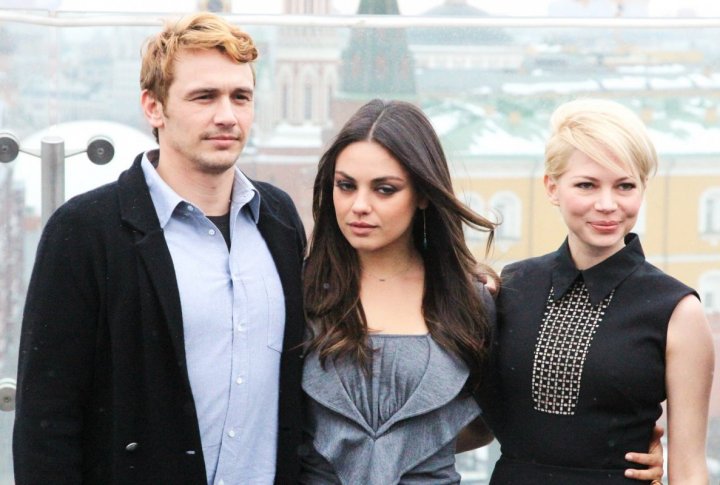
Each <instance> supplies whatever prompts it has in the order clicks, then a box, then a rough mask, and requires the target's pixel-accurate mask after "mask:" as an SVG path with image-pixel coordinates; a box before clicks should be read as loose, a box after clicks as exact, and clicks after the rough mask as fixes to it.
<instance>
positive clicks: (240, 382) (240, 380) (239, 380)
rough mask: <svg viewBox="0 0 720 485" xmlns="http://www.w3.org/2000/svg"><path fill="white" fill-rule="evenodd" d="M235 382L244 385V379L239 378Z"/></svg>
mask: <svg viewBox="0 0 720 485" xmlns="http://www.w3.org/2000/svg"><path fill="white" fill-rule="evenodd" d="M235 382H237V383H238V384H242V383H243V379H242V377H238V378H237V380H236V381H235Z"/></svg>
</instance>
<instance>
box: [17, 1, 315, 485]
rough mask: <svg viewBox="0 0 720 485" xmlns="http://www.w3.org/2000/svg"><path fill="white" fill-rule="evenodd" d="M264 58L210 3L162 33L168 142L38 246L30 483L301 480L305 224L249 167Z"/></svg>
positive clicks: (147, 71)
mask: <svg viewBox="0 0 720 485" xmlns="http://www.w3.org/2000/svg"><path fill="white" fill-rule="evenodd" d="M256 57H257V50H256V48H255V46H254V44H253V41H252V39H251V38H250V36H249V35H247V34H246V33H244V32H242V31H241V30H239V29H238V28H236V27H234V26H232V25H230V24H229V23H227V22H226V21H225V20H223V19H221V18H220V17H218V16H215V15H213V14H208V13H199V14H195V15H191V16H188V17H185V18H183V19H180V20H179V21H177V22H173V23H168V24H167V25H166V27H165V28H164V30H163V31H162V32H160V33H159V34H158V35H156V36H154V37H152V38H151V39H149V40H148V42H147V44H146V46H145V48H144V51H143V62H142V71H141V87H142V94H141V103H142V108H143V112H144V114H145V117H146V118H147V120H148V122H149V123H150V125H151V126H152V128H153V133H154V134H155V137H156V139H157V141H158V145H159V150H151V151H148V152H146V153H142V154H140V155H138V157H137V158H136V159H135V162H134V163H133V165H132V166H131V167H130V168H129V169H128V170H127V171H125V172H124V173H123V174H121V175H120V177H119V179H118V181H117V182H115V183H112V184H109V185H106V186H104V187H100V188H98V189H96V190H93V191H91V192H88V193H86V194H83V195H80V196H78V197H75V198H73V199H72V200H70V201H68V202H67V203H66V204H65V205H63V206H62V207H61V208H60V209H58V210H57V212H56V213H55V214H54V215H53V217H52V218H51V219H50V221H48V224H47V226H46V228H45V230H44V232H43V236H42V239H41V241H40V245H39V247H38V252H37V259H36V262H35V268H34V270H33V275H32V279H31V282H30V287H29V290H28V296H27V303H26V308H25V315H24V319H23V326H22V336H21V344H20V362H19V372H18V401H17V413H16V422H15V430H14V442H13V451H14V463H15V476H16V481H17V483H18V484H19V485H24V484H33V483H52V484H59V483H93V484H94V483H97V484H101V483H102V484H111V483H112V484H115V483H117V484H144V483H147V484H173V485H175V484H199V483H205V482H207V483H208V484H227V485H230V484H271V483H273V482H274V483H292V482H294V481H295V477H296V476H297V471H298V466H299V465H298V459H297V450H296V449H297V445H298V444H299V441H300V433H301V430H300V423H301V390H300V376H301V370H302V360H301V358H300V356H301V354H300V349H299V345H298V344H299V343H300V342H301V339H302V334H303V310H302V301H301V283H300V272H301V267H302V257H303V252H304V246H305V233H304V230H303V227H302V224H301V222H300V219H299V217H298V215H297V212H296V210H295V207H294V206H293V203H292V201H291V200H290V198H289V197H288V196H287V194H285V193H284V192H282V191H280V190H279V189H277V188H275V187H273V186H271V185H268V184H266V183H262V182H257V181H251V180H249V179H248V178H247V177H246V176H245V175H244V174H243V173H242V172H241V171H240V170H239V169H238V168H237V167H236V160H237V159H238V157H239V155H240V152H241V151H242V149H243V147H244V145H245V143H246V141H247V139H248V136H249V133H250V128H251V124H252V121H253V114H254V111H253V109H254V108H253V93H254V85H255V74H254V70H253V65H252V63H253V61H254V60H255V59H256Z"/></svg>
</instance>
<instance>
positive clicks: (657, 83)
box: [648, 76, 695, 89]
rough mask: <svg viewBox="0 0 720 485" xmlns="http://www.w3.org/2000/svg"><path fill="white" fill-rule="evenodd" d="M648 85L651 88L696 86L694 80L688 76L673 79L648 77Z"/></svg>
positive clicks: (686, 87)
mask: <svg viewBox="0 0 720 485" xmlns="http://www.w3.org/2000/svg"><path fill="white" fill-rule="evenodd" d="M648 85H649V86H650V88H651V89H688V88H693V87H695V85H694V84H693V82H692V80H691V79H690V78H688V77H687V76H682V77H675V78H672V79H668V78H660V77H654V78H650V79H648Z"/></svg>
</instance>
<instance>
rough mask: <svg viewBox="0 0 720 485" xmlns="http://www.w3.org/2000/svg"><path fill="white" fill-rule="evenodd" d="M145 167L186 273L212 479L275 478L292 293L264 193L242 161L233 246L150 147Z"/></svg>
mask: <svg viewBox="0 0 720 485" xmlns="http://www.w3.org/2000/svg"><path fill="white" fill-rule="evenodd" d="M154 155H155V154H151V155H150V156H151V157H152V158H154ZM142 169H143V172H144V174H145V180H146V182H147V185H148V188H149V189H150V196H151V197H152V201H153V204H154V205H155V210H156V211H157V215H158V219H159V220H160V226H161V227H162V228H163V231H164V234H165V240H166V241H167V244H168V248H169V249H170V254H171V255H172V260H173V265H174V268H175V274H176V276H177V284H178V288H179V291H180V303H181V306H182V315H183V329H184V333H185V354H186V358H187V369H188V374H189V377H190V386H191V388H192V393H193V398H194V400H195V407H196V409H197V415H198V424H199V426H200V438H201V440H202V448H203V456H204V458H205V468H206V470H207V480H208V484H216V485H234V484H252V485H255V484H258V485H260V484H271V483H272V482H273V480H274V477H275V455H276V445H277V427H278V394H279V379H280V354H281V351H282V343H283V331H284V326H285V303H284V297H283V292H282V286H281V283H280V278H279V276H278V273H277V269H276V268H275V263H274V261H273V259H272V256H271V255H270V252H269V250H268V248H267V245H266V244H265V241H264V240H263V238H262V236H261V235H260V232H259V231H258V228H257V221H258V219H259V213H260V203H261V201H260V194H259V193H258V192H257V190H256V189H255V188H254V187H253V186H252V183H251V182H250V181H249V180H248V179H247V177H245V175H243V174H242V172H240V170H239V169H237V168H236V169H235V181H234V184H233V191H232V200H231V204H230V240H231V248H230V251H228V247H227V245H226V243H225V240H224V239H223V236H222V234H221V233H220V230H219V229H218V228H217V227H216V226H215V225H214V224H213V223H212V222H211V221H210V220H209V219H208V218H207V217H205V215H204V214H203V212H202V211H201V210H200V209H199V208H198V207H196V206H194V205H193V204H191V203H189V202H188V201H186V200H183V199H182V197H180V196H179V195H178V194H177V193H176V192H175V191H173V190H172V189H171V188H170V187H169V186H168V185H167V184H166V183H165V182H164V181H163V180H162V178H160V176H159V175H158V173H157V171H156V170H155V168H154V167H153V165H152V163H151V162H150V160H149V159H148V154H145V156H144V158H143V161H142Z"/></svg>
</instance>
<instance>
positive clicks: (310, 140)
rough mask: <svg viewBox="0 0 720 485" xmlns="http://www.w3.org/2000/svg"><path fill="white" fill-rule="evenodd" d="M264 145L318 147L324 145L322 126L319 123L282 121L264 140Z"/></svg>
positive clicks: (273, 146) (275, 146)
mask: <svg viewBox="0 0 720 485" xmlns="http://www.w3.org/2000/svg"><path fill="white" fill-rule="evenodd" d="M262 145H263V146H264V147H272V148H283V147H298V148H317V147H322V128H321V127H319V126H317V125H291V124H289V123H281V124H279V125H278V126H277V128H276V129H275V130H274V131H273V133H272V135H271V136H270V137H268V138H267V139H265V140H263V142H262Z"/></svg>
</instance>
